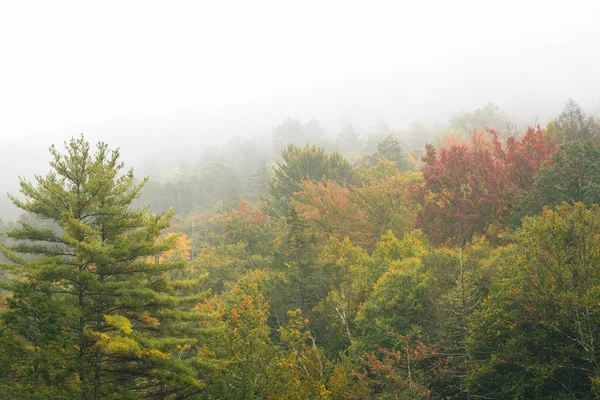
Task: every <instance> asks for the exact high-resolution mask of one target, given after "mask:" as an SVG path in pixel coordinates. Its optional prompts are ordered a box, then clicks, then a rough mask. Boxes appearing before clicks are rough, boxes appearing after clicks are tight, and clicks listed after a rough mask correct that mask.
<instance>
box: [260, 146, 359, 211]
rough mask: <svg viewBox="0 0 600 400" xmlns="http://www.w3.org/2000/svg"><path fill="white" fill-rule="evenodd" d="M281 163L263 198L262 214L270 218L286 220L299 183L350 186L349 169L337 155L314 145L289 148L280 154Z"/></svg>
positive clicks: (350, 168)
mask: <svg viewBox="0 0 600 400" xmlns="http://www.w3.org/2000/svg"><path fill="white" fill-rule="evenodd" d="M281 155H282V157H283V161H281V162H278V163H277V166H276V168H275V170H274V171H273V178H272V179H271V181H270V182H269V188H268V194H267V196H266V197H265V198H264V199H263V207H264V210H265V212H267V214H269V215H270V216H271V217H274V218H279V217H282V216H283V217H287V216H288V215H289V205H290V201H291V199H292V198H294V197H295V195H294V194H295V193H296V192H298V191H299V190H300V189H301V188H300V184H301V182H302V181H305V180H310V181H312V182H326V181H327V180H333V181H336V182H338V183H339V184H341V185H343V184H346V183H349V181H350V178H351V173H352V167H351V166H350V164H349V163H348V161H347V160H346V159H345V158H344V157H343V156H342V155H341V154H339V153H335V152H334V153H330V154H327V153H326V152H325V150H324V149H323V148H317V147H315V146H308V145H307V146H306V147H303V148H301V147H297V146H294V145H289V146H288V147H287V148H286V149H284V150H283V151H282V152H281Z"/></svg>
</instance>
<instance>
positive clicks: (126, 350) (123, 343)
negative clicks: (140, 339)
mask: <svg viewBox="0 0 600 400" xmlns="http://www.w3.org/2000/svg"><path fill="white" fill-rule="evenodd" d="M96 346H98V347H99V348H101V349H102V350H103V351H105V352H106V353H111V354H131V355H135V356H136V357H141V356H142V349H141V348H140V345H139V344H138V343H137V342H136V341H135V340H133V339H131V338H128V337H123V336H114V337H112V338H110V339H105V340H99V341H98V342H97V343H96Z"/></svg>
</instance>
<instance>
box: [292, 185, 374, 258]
mask: <svg viewBox="0 0 600 400" xmlns="http://www.w3.org/2000/svg"><path fill="white" fill-rule="evenodd" d="M300 187H301V190H300V191H299V192H297V193H296V199H294V200H293V204H294V206H295V207H296V209H297V210H298V215H299V216H300V217H302V218H303V219H304V220H306V221H307V222H308V225H309V232H310V234H312V235H314V236H315V237H316V238H318V239H319V241H320V242H324V241H326V240H327V239H329V238H332V237H335V238H337V239H338V240H343V239H344V238H345V237H349V238H350V239H351V240H352V241H353V242H354V243H356V244H359V245H361V246H364V247H367V246H369V245H372V244H373V242H374V240H373V236H372V234H371V230H372V228H371V226H370V224H369V221H368V220H367V216H366V214H365V213H364V211H362V210H361V209H360V208H359V207H358V206H357V205H356V204H355V203H354V202H353V201H352V198H351V196H350V190H349V189H348V188H347V187H342V186H340V185H339V184H338V183H337V182H335V181H327V182H325V183H322V182H317V183H313V182H311V181H304V182H302V184H301V186H300Z"/></svg>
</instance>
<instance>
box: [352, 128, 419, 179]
mask: <svg viewBox="0 0 600 400" xmlns="http://www.w3.org/2000/svg"><path fill="white" fill-rule="evenodd" d="M381 160H388V161H391V162H392V163H394V165H395V166H396V168H397V169H398V171H401V172H402V171H407V170H409V169H410V164H409V163H408V161H407V159H406V157H405V155H404V151H403V150H402V147H401V146H400V142H398V139H396V137H395V136H394V135H392V134H389V135H387V136H386V137H385V138H384V139H383V140H382V141H381V142H379V143H377V151H376V152H375V153H373V154H372V155H367V156H365V157H364V158H363V159H362V160H361V162H360V163H361V164H362V165H365V166H373V165H375V164H377V163H378V162H380V161H381Z"/></svg>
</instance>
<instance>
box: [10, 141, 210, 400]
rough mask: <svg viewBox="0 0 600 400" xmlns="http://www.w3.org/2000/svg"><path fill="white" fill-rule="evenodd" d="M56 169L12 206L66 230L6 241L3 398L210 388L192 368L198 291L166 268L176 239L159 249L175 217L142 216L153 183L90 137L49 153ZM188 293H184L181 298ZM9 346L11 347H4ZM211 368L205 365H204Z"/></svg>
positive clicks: (25, 186) (23, 230)
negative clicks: (142, 199) (144, 192)
mask: <svg viewBox="0 0 600 400" xmlns="http://www.w3.org/2000/svg"><path fill="white" fill-rule="evenodd" d="M50 153H51V155H52V158H53V160H52V162H51V163H50V165H51V167H52V171H51V172H50V173H49V174H48V175H46V176H45V177H42V176H37V177H36V179H35V182H33V183H32V182H29V181H26V180H22V181H21V194H22V198H17V197H16V196H12V200H13V202H14V203H15V205H16V206H18V207H19V208H21V209H22V210H24V211H27V212H29V213H32V214H34V215H36V216H37V217H39V218H41V219H44V220H47V221H50V222H52V223H54V224H56V226H57V227H58V228H59V229H58V231H56V230H52V229H44V228H37V227H35V226H32V225H29V224H27V223H22V224H21V225H20V226H19V227H17V228H15V229H13V230H11V231H10V232H8V233H7V235H8V236H9V237H10V238H12V239H14V240H17V243H16V244H11V245H4V246H2V248H1V249H2V252H3V253H4V255H5V256H6V257H7V258H8V259H9V263H7V264H6V265H4V268H5V269H6V270H8V271H9V272H10V273H11V274H13V275H14V276H16V279H15V280H12V281H10V282H9V283H8V284H7V285H6V288H7V289H8V290H9V291H10V292H11V293H12V296H11V297H10V298H9V299H8V304H7V311H6V312H5V313H3V314H2V319H1V322H0V324H1V328H0V340H1V341H3V342H4V343H3V353H4V355H3V358H2V360H1V361H2V365H1V366H0V369H2V375H3V377H4V379H3V385H4V387H3V390H2V391H3V393H5V394H7V393H9V394H10V397H13V398H25V397H29V395H28V393H29V392H30V391H33V392H35V393H37V394H36V396H39V398H48V397H52V398H73V397H80V398H83V399H91V398H106V397H107V396H109V395H110V396H121V397H128V396H129V397H131V396H142V397H162V398H165V397H168V396H172V395H193V394H194V393H197V392H198V391H199V390H201V388H202V387H203V385H204V383H203V382H202V380H201V377H200V371H199V370H197V369H196V368H195V365H196V364H195V362H196V360H197V359H196V356H195V346H196V345H197V340H198V337H199V333H200V332H201V330H199V328H198V327H197V324H196V323H195V322H193V319H192V318H191V311H190V307H191V305H193V304H195V303H196V302H197V301H198V300H199V299H200V298H203V297H204V294H203V293H197V294H194V291H193V290H191V291H190V288H193V287H194V286H197V285H198V282H195V281H175V280H170V279H169V276H170V275H171V274H172V273H173V272H174V271H178V270H180V269H181V268H183V265H182V264H181V263H175V264H173V263H168V262H161V261H159V260H160V257H161V255H162V254H163V253H164V252H166V251H169V250H170V249H172V248H173V246H174V245H175V241H176V239H177V237H176V236H170V237H166V238H164V239H160V238H159V237H160V233H161V230H163V229H165V228H166V227H168V225H169V221H170V219H171V217H172V212H169V213H166V214H161V215H152V214H149V213H148V212H147V210H146V209H134V208H132V207H131V203H132V202H133V201H134V200H135V199H136V198H137V197H139V195H140V192H141V189H142V186H143V185H144V183H145V180H142V181H141V183H138V184H136V183H135V180H134V176H133V171H132V170H129V171H127V172H125V173H123V172H122V170H123V167H124V166H123V164H122V163H121V162H120V161H119V152H118V151H117V150H114V151H109V149H108V147H107V145H106V144H104V143H99V144H98V145H97V148H96V151H95V153H93V152H92V149H91V148H90V145H89V143H88V142H86V141H85V140H84V138H83V136H82V137H81V138H78V139H72V140H71V141H70V142H68V143H66V153H64V154H61V153H60V152H59V151H58V150H57V149H56V148H55V147H51V148H50ZM182 289H186V291H187V292H188V295H182V293H181V290H182ZM4 344H5V345H6V347H5V346H4ZM206 365H208V363H207V364H206Z"/></svg>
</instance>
